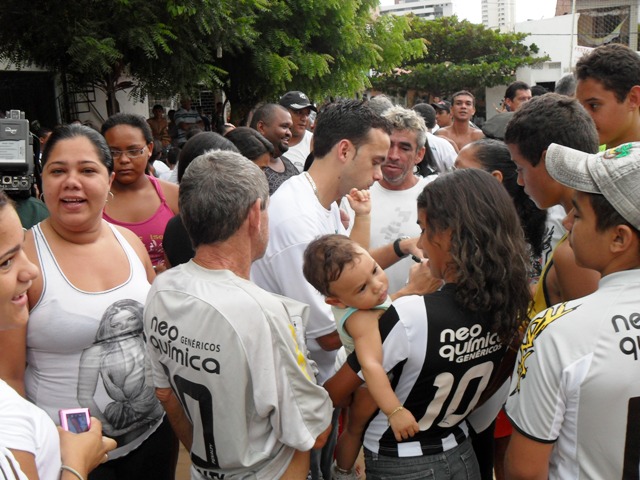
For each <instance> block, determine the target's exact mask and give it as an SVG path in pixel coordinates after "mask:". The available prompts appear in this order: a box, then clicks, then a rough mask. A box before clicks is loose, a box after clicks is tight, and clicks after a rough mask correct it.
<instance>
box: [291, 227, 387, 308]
mask: <svg viewBox="0 0 640 480" xmlns="http://www.w3.org/2000/svg"><path fill="white" fill-rule="evenodd" d="M302 271H303V273H304V277H305V278H306V279H307V281H308V282H309V283H310V284H311V285H313V287H314V288H315V289H316V290H318V291H319V292H320V293H321V294H322V295H324V296H325V297H326V302H327V303H328V304H329V305H334V306H336V307H340V308H344V307H347V306H349V307H353V308H358V309H361V310H369V309H371V308H373V307H375V306H376V305H380V304H381V303H383V302H384V301H385V300H386V299H387V295H388V288H389V281H388V280H387V275H386V274H385V273H384V270H383V269H382V268H380V267H379V266H378V264H377V263H376V262H375V260H374V259H373V258H371V255H369V253H368V252H367V251H366V250H365V249H363V248H362V247H360V246H359V245H358V244H357V243H355V242H354V241H352V240H351V239H349V237H346V236H344V235H323V236H322V237H319V238H317V239H315V240H314V241H312V242H311V243H310V244H309V245H308V246H307V249H306V250H305V252H304V265H303V268H302Z"/></svg>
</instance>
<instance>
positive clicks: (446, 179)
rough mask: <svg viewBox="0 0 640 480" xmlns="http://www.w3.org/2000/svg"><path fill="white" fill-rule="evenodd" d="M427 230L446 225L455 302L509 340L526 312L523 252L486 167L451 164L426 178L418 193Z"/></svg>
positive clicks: (509, 208) (508, 205) (512, 217)
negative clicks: (485, 319)
mask: <svg viewBox="0 0 640 480" xmlns="http://www.w3.org/2000/svg"><path fill="white" fill-rule="evenodd" d="M418 211H419V212H420V211H423V212H424V213H426V219H427V220H426V221H427V224H426V225H425V228H426V230H427V236H428V237H429V238H432V237H433V235H435V234H436V233H438V232H442V231H444V230H449V229H450V231H451V251H450V254H451V257H452V261H453V264H454V265H453V266H454V268H455V271H456V293H455V298H456V301H457V302H458V304H459V305H460V306H462V307H463V308H465V309H467V310H469V311H471V312H477V313H483V314H486V315H489V316H490V317H491V318H492V324H491V329H492V331H494V332H497V333H498V334H499V335H500V337H501V339H502V340H503V342H504V341H509V339H510V338H511V337H512V335H513V333H514V332H515V330H516V329H517V327H518V325H519V324H520V323H521V322H522V320H524V319H525V318H526V316H527V310H528V305H529V300H530V297H531V296H530V293H529V285H528V266H529V256H528V254H527V248H526V245H525V240H524V235H523V233H522V227H521V226H520V221H519V219H518V214H517V213H516V209H515V207H514V206H513V202H512V201H511V198H510V197H509V194H508V193H507V191H506V190H505V189H504V188H503V187H502V185H500V183H499V182H497V181H496V180H495V178H493V177H492V176H491V175H490V174H489V173H487V172H485V171H483V170H478V169H464V170H456V171H454V172H451V173H448V174H445V175H441V176H440V177H438V178H437V179H436V180H434V181H433V182H431V183H429V184H428V185H427V186H426V187H425V188H424V190H423V191H422V193H421V194H420V195H419V196H418Z"/></svg>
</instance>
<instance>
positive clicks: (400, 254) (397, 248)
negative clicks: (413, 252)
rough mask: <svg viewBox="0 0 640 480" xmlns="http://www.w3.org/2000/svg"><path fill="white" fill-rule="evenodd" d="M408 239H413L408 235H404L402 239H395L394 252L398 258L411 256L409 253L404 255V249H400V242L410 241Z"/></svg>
mask: <svg viewBox="0 0 640 480" xmlns="http://www.w3.org/2000/svg"><path fill="white" fill-rule="evenodd" d="M408 238H411V237H409V236H407V235H403V236H402V237H398V238H396V239H395V241H394V242H393V251H394V252H395V253H396V255H397V256H398V258H404V257H406V256H407V255H409V254H408V253H404V252H403V251H402V249H401V248H400V242H401V241H402V240H406V239H408Z"/></svg>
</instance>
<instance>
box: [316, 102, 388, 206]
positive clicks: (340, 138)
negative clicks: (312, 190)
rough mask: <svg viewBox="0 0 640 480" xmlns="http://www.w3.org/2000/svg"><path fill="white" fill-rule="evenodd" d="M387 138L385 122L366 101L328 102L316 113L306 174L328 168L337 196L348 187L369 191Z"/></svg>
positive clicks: (386, 145) (384, 156)
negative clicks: (308, 170)
mask: <svg viewBox="0 0 640 480" xmlns="http://www.w3.org/2000/svg"><path fill="white" fill-rule="evenodd" d="M389 135H391V125H390V124H389V122H388V121H387V120H386V119H384V118H383V117H381V116H380V115H378V114H376V113H375V112H374V111H373V110H371V108H370V107H369V105H367V103H366V102H362V101H358V100H339V101H337V102H334V103H331V104H329V105H327V106H326V107H324V108H323V109H322V110H320V112H319V113H318V117H317V119H316V125H315V128H314V131H313V153H314V162H313V165H311V168H310V172H311V174H313V173H314V171H318V170H321V169H323V168H325V169H329V168H330V169H331V172H332V175H333V176H334V178H336V179H337V180H338V181H339V185H338V186H337V190H338V191H337V193H338V195H339V196H340V197H341V196H343V195H345V194H347V193H349V191H350V190H351V189H352V188H357V189H363V188H369V187H370V186H371V185H372V184H373V183H374V182H376V181H378V180H380V179H381V178H382V172H381V170H380V166H381V165H382V162H383V161H384V159H385V158H386V156H387V151H388V150H389V144H390V141H389ZM319 165H322V167H321V166H319ZM325 171H326V170H325Z"/></svg>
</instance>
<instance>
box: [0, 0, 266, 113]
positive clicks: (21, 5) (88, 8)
mask: <svg viewBox="0 0 640 480" xmlns="http://www.w3.org/2000/svg"><path fill="white" fill-rule="evenodd" d="M257 1H261V0H256V2H254V3H257ZM2 3H3V8H2V9H0V58H2V59H3V60H9V61H10V62H12V63H13V64H15V65H17V66H25V65H28V64H35V65H37V66H39V67H43V68H47V69H50V70H53V71H55V72H58V73H61V74H62V80H63V82H64V83H65V84H66V82H69V83H70V84H71V85H73V86H76V87H82V86H84V85H92V86H95V87H97V88H99V89H101V90H103V91H104V92H105V93H106V94H107V110H108V112H109V114H111V113H113V112H115V111H117V110H118V106H117V103H116V101H115V93H116V91H118V90H122V89H124V88H129V87H133V88H134V94H135V95H138V96H142V95H144V94H145V93H147V92H150V91H152V92H154V93H160V94H161V93H169V94H173V93H175V92H177V91H181V90H188V89H190V88H192V87H193V86H194V85H195V84H196V83H198V82H201V81H203V80H204V81H209V82H215V81H216V80H218V81H219V79H218V77H219V76H220V75H221V72H220V71H219V70H217V69H216V68H215V66H214V65H213V62H212V51H211V48H210V45H211V44H214V43H217V45H230V44H233V43H234V42H238V41H239V40H238V39H239V38H242V35H244V33H245V32H244V31H243V28H242V25H241V24H240V25H238V28H237V29H230V31H228V32H225V31H224V30H223V27H225V28H226V26H227V22H228V21H229V18H230V17H233V16H235V15H236V12H240V13H242V11H243V10H247V9H248V10H251V9H252V8H253V7H254V3H251V2H246V1H245V2H231V1H226V0H166V1H155V0H152V1H150V0H108V1H104V0H64V1H61V2H51V1H45V0H34V1H32V2H24V1H23V0H3V2H2ZM223 32H224V34H223ZM203 39H207V41H206V42H205V41H203ZM242 41H244V40H242ZM123 75H126V77H124V78H128V80H126V81H123Z"/></svg>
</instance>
